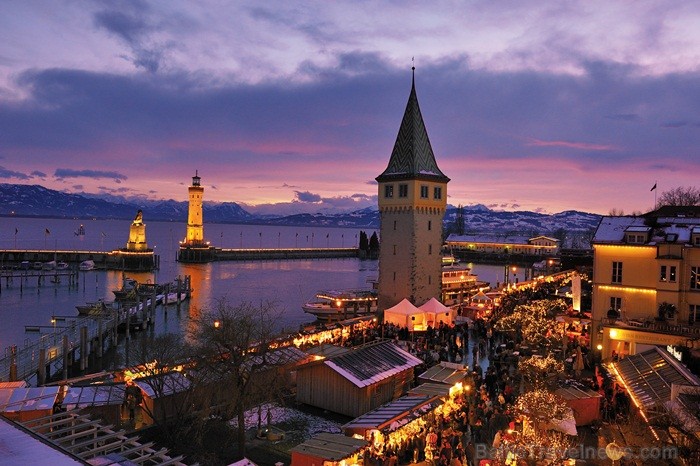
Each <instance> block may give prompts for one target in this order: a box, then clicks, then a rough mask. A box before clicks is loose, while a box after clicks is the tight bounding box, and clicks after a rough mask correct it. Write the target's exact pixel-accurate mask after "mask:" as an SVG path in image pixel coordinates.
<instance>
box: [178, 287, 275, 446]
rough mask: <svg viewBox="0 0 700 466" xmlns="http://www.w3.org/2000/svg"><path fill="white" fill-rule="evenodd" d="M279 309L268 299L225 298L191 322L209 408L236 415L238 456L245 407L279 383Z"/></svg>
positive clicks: (272, 391)
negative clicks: (232, 301)
mask: <svg viewBox="0 0 700 466" xmlns="http://www.w3.org/2000/svg"><path fill="white" fill-rule="evenodd" d="M278 320H279V312H278V311H277V309H276V307H275V306H274V304H272V303H266V304H261V305H260V306H254V305H252V304H251V303H242V304H240V305H237V306H233V305H231V304H230V303H228V302H227V301H226V300H225V299H221V300H219V301H217V303H216V307H215V308H214V309H211V310H209V311H204V312H202V313H201V314H200V317H198V318H197V319H196V321H195V322H194V324H195V325H194V326H193V328H192V330H191V334H190V339H191V341H192V345H193V355H195V356H196V358H197V370H198V372H199V373H200V380H203V381H204V380H206V381H207V382H208V390H207V393H208V397H207V400H208V404H209V409H210V410H211V414H216V415H219V416H221V417H223V418H224V419H233V418H235V419H236V420H237V443H238V456H241V457H243V456H244V455H245V444H246V427H245V412H246V410H248V409H249V408H251V407H253V406H255V405H256V404H258V403H261V402H263V401H268V400H271V399H275V398H276V395H277V394H279V393H280V392H281V391H282V389H283V388H284V378H283V377H284V374H283V371H280V370H278V369H279V368H280V367H282V366H284V365H285V364H286V362H287V361H285V360H284V358H280V357H276V352H275V348H274V346H275V345H274V341H275V337H276V330H275V329H276V323H277V322H278Z"/></svg>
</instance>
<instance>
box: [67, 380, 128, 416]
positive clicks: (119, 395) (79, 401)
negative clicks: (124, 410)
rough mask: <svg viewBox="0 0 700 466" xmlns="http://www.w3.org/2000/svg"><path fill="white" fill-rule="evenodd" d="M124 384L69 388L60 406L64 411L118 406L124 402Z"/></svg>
mask: <svg viewBox="0 0 700 466" xmlns="http://www.w3.org/2000/svg"><path fill="white" fill-rule="evenodd" d="M125 388H126V386H125V384H117V385H88V386H85V387H70V388H69V389H68V391H67V392H66V395H65V396H64V397H63V401H62V402H61V406H63V408H65V409H66V410H71V409H82V408H87V407H90V406H109V405H119V404H121V403H123V402H124V392H125Z"/></svg>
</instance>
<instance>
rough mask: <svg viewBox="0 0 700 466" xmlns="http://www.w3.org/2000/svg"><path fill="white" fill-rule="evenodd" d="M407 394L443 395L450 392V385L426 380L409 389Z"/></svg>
mask: <svg viewBox="0 0 700 466" xmlns="http://www.w3.org/2000/svg"><path fill="white" fill-rule="evenodd" d="M408 394H409V395H423V396H440V397H445V396H448V395H449V394H450V386H449V385H445V384H444V383H433V382H426V383H422V384H420V385H418V386H417V387H414V388H412V389H410V390H409V391H408Z"/></svg>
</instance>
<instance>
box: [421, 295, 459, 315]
mask: <svg viewBox="0 0 700 466" xmlns="http://www.w3.org/2000/svg"><path fill="white" fill-rule="evenodd" d="M418 309H420V310H421V311H424V312H432V313H433V314H439V313H441V312H447V313H450V312H451V309H450V308H449V307H447V306H445V305H444V304H442V303H441V302H440V301H438V300H437V299H435V298H434V297H433V298H430V299H429V300H428V301H427V302H425V303H424V304H422V305H421V306H420V307H419V308H418Z"/></svg>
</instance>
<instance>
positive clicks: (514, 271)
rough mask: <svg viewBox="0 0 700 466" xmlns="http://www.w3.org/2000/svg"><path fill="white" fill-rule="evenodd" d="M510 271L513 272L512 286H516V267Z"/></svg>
mask: <svg viewBox="0 0 700 466" xmlns="http://www.w3.org/2000/svg"><path fill="white" fill-rule="evenodd" d="M510 270H511V271H512V272H513V285H516V284H517V283H518V277H517V276H516V272H517V271H518V268H517V267H516V266H513V267H511V269H510Z"/></svg>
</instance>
